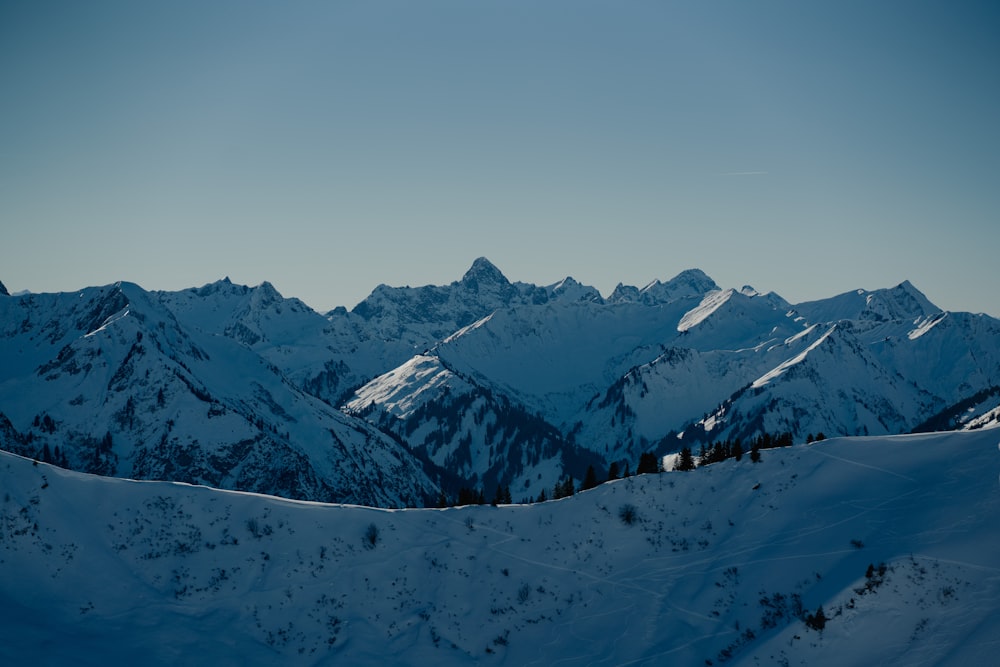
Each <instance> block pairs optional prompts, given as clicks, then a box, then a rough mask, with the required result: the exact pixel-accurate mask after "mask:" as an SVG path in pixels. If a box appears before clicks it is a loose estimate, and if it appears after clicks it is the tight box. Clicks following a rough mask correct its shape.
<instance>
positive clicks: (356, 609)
mask: <svg viewBox="0 0 1000 667" xmlns="http://www.w3.org/2000/svg"><path fill="white" fill-rule="evenodd" d="M995 433H996V431H992V432H990V431H977V432H972V433H951V434H934V435H926V436H906V437H893V438H859V439H835V440H827V441H825V442H823V443H816V444H813V445H810V446H805V445H798V446H794V447H790V448H785V449H777V450H768V451H766V452H764V453H763V460H762V462H761V463H759V464H753V463H751V462H749V461H748V460H747V459H746V458H744V460H743V461H740V462H737V461H734V460H730V461H727V462H724V463H721V464H716V465H713V466H709V467H707V468H702V469H699V470H696V471H694V472H692V473H664V474H659V475H655V474H654V475H641V476H638V477H633V478H629V479H625V480H618V481H615V482H612V483H608V484H604V485H601V486H599V487H597V488H596V489H594V490H592V491H588V492H585V493H578V494H577V495H575V496H574V497H572V498H567V499H564V500H561V501H556V502H547V503H541V504H535V505H531V506H520V507H517V506H501V507H498V508H491V507H488V506H487V507H466V508H452V509H446V510H405V511H385V510H373V509H368V508H362V507H351V506H340V505H324V504H319V503H304V502H291V501H287V500H281V499H276V498H269V497H266V496H260V495H250V494H241V493H231V492H222V491H218V490H214V489H209V488H205V487H194V486H187V485H181V484H169V483H157V482H131V481H124V480H115V479H108V478H100V477H92V476H87V475H81V474H78V473H72V472H69V471H65V470H61V469H58V468H54V467H50V466H47V465H45V464H38V465H36V464H33V463H32V462H31V461H30V460H26V459H22V458H19V457H16V456H13V455H9V454H0V486H2V487H3V489H4V495H3V497H2V498H0V599H2V600H3V601H4V604H3V605H0V624H2V627H4V628H5V639H4V642H2V643H0V659H2V660H3V661H4V662H5V664H23V663H26V662H38V661H41V662H43V663H48V664H59V663H69V662H72V663H73V664H79V665H99V664H108V663H109V662H110V663H116V664H127V663H135V662H139V661H141V662H142V663H143V664H149V665H167V664H170V665H174V664H190V665H210V664H213V665H215V664H237V663H239V664H248V665H258V664H259V665H265V664H275V663H281V664H289V665H298V664H303V665H305V664H309V665H313V664H323V663H337V664H339V663H344V664H352V665H384V664H439V665H466V664H520V665H548V664H559V663H563V664H649V665H652V664H663V662H664V661H665V660H666V661H669V662H670V663H672V664H685V665H695V664H708V662H712V663H713V664H734V665H755V664H788V665H810V666H813V667H816V666H818V667H825V666H827V665H830V666H833V665H836V666H838V667H840V666H843V665H848V666H851V665H859V666H860V665H870V664H880V665H886V666H897V665H898V666H901V667H902V666H906V667H912V666H914V665H918V666H922V665H928V666H929V665H938V664H970V665H972V664H990V663H991V662H992V659H993V657H994V655H995V642H996V637H997V636H1000V615H998V614H997V613H996V612H997V600H998V599H1000V565H998V563H997V560H996V557H995V556H996V554H997V553H1000V532H998V531H997V530H996V526H995V517H996V516H997V514H998V512H1000V494H998V493H997V470H998V463H1000V458H998V452H997V440H996V436H995ZM820 610H822V617H823V619H824V622H823V624H822V630H819V629H818V627H819V625H818V623H817V621H816V617H817V616H818V615H819V612H820ZM807 621H809V623H808V624H807ZM810 624H811V625H810ZM208 636H211V637H218V638H225V641H206V637H208Z"/></svg>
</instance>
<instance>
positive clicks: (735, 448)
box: [437, 431, 826, 507]
mask: <svg viewBox="0 0 1000 667" xmlns="http://www.w3.org/2000/svg"><path fill="white" fill-rule="evenodd" d="M824 439H826V436H825V435H823V433H819V434H817V435H815V436H814V435H813V434H811V433H810V434H809V436H808V437H807V438H806V442H807V443H812V442H819V441H820V440H824ZM793 442H794V441H793V438H792V434H791V433H790V432H787V431H786V432H782V433H778V434H770V433H763V434H761V435H758V436H757V437H755V438H754V439H753V440H751V441H750V446H749V450H747V449H744V446H743V444H742V443H741V441H740V440H739V438H737V439H735V440H721V441H717V442H713V443H711V444H709V445H704V444H703V445H701V447H700V448H699V450H698V454H697V456H695V454H694V452H693V451H692V450H691V448H690V447H684V448H682V449H681V451H680V452H678V456H677V461H676V462H675V464H674V467H673V470H677V471H690V470H694V469H695V468H701V467H704V466H707V465H711V464H713V463H721V462H722V461H726V460H728V459H736V460H737V461H741V460H743V457H744V455H746V454H747V451H749V458H750V460H751V461H752V462H754V463H759V462H760V461H761V455H760V452H761V451H762V450H765V449H774V448H776V447H790V446H791V445H792V444H793ZM660 472H665V470H664V468H663V464H662V459H661V457H658V456H657V455H656V454H653V453H652V452H643V453H642V454H640V456H639V462H638V465H637V466H636V468H635V474H636V475H646V474H652V473H660ZM631 476H632V473H631V472H629V464H628V462H625V469H624V473H623V472H622V468H621V465H620V464H619V462H618V461H612V463H611V465H610V466H609V467H608V473H607V476H606V477H605V478H604V479H599V478H598V475H597V471H596V470H595V469H594V466H593V465H590V466H588V467H587V472H586V474H585V475H584V478H583V481H582V482H581V483H580V486H579V487H577V486H576V483H575V481H574V480H573V478H572V477H571V476H569V475H567V476H566V477H565V478H563V479H560V480H559V481H557V482H556V484H555V486H553V487H552V488H551V489H544V488H543V489H542V490H541V491H540V492H539V493H538V495H537V496H535V497H529V498H524V499H522V500H521V501H520V503H521V504H529V503H544V502H546V501H547V500H558V499H560V498H567V497H569V496H572V495H574V494H575V493H576V492H577V491H586V490H588V489H593V488H595V487H597V486H600V485H601V484H603V483H604V482H610V481H612V480H615V479H619V478H621V477H631ZM486 498H487V496H486V493H485V492H484V491H483V489H481V488H480V489H473V488H467V487H462V488H460V489H459V491H458V495H457V496H456V497H455V498H454V500H452V499H451V498H449V497H448V496H447V494H445V492H444V491H442V492H441V495H440V496H439V497H438V502H437V506H438V507H453V506H462V505H485V504H487V501H486ZM492 498H493V499H492V501H491V502H490V504H491V505H509V504H511V503H512V502H513V499H512V497H511V491H510V486H509V485H503V484H499V485H497V488H496V490H495V492H494V494H493V496H492Z"/></svg>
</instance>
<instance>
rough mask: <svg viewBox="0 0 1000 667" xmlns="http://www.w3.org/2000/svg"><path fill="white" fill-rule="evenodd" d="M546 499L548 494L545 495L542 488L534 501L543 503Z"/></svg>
mask: <svg viewBox="0 0 1000 667" xmlns="http://www.w3.org/2000/svg"><path fill="white" fill-rule="evenodd" d="M547 500H548V496H546V495H545V489H542V490H541V491H540V492H539V494H538V500H536V501H535V502H539V503H544V502H545V501H547Z"/></svg>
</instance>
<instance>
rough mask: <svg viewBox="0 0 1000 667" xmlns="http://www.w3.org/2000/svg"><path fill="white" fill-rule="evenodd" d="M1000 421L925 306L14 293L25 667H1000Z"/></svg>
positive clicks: (391, 291) (3, 323)
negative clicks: (333, 304)
mask: <svg viewBox="0 0 1000 667" xmlns="http://www.w3.org/2000/svg"><path fill="white" fill-rule="evenodd" d="M997 427H1000V321H998V320H997V319H994V318H992V317H989V316H987V315H983V314H970V313H955V312H944V311H941V310H940V309H939V308H937V307H935V306H934V305H933V304H932V303H930V302H929V301H928V299H927V298H926V297H925V296H924V295H923V294H921V293H920V292H919V291H918V290H917V289H916V288H915V287H914V286H913V285H911V284H910V283H909V282H903V283H901V284H899V285H897V286H896V287H892V288H888V289H878V290H875V291H865V290H857V291H852V292H847V293H844V294H841V295H838V296H834V297H831V298H829V299H825V300H820V301H814V302H808V303H799V304H791V303H788V302H787V301H785V300H784V299H783V298H781V297H780V296H778V295H777V294H774V293H768V294H761V293H759V292H757V291H756V290H754V289H753V288H751V287H748V286H744V287H742V288H739V289H730V288H727V289H723V288H720V287H719V286H718V285H717V284H716V283H715V282H714V281H713V280H712V279H711V278H709V277H708V276H707V275H705V274H704V273H703V272H701V271H698V270H687V271H684V272H682V273H680V274H679V275H677V276H676V277H674V278H673V279H671V280H668V281H666V282H660V281H655V282H653V283H651V284H649V285H647V286H645V287H642V288H638V287H630V286H625V285H619V286H618V287H617V288H616V289H615V290H614V291H613V292H612V293H611V294H610V295H608V296H607V297H605V296H602V295H601V294H600V293H599V292H598V291H597V290H596V289H594V288H592V287H587V286H585V285H582V284H580V283H578V282H576V281H575V280H573V279H572V278H566V279H565V280H563V281H561V282H559V283H556V284H553V285H547V286H536V285H531V284H525V283H519V282H514V283H512V282H510V281H509V280H508V279H507V278H506V277H505V276H504V275H503V274H502V273H501V272H500V270H499V269H497V268H496V267H495V266H493V265H492V264H491V263H490V262H489V261H487V260H486V259H483V258H481V259H477V260H476V261H475V262H474V263H473V265H472V267H471V268H470V269H469V271H468V272H467V273H466V274H465V275H464V276H463V277H462V278H461V279H460V280H457V281H455V282H453V283H451V284H449V285H443V286H426V287H419V288H411V287H403V288H398V287H388V286H385V285H381V286H379V287H377V288H376V289H375V290H374V291H373V292H372V294H371V295H370V296H369V297H368V298H367V299H365V300H364V301H362V302H361V303H360V304H358V305H357V306H356V307H355V308H354V309H353V310H351V311H348V310H346V309H344V308H338V309H336V310H333V311H331V312H328V313H325V314H321V313H318V312H316V311H314V310H312V309H310V308H309V307H307V306H306V305H305V304H304V303H302V302H301V301H299V300H297V299H294V298H285V297H283V296H282V295H280V294H279V293H278V292H277V291H276V290H275V289H274V287H273V286H271V285H270V284H268V283H263V284H261V285H258V286H256V287H246V286H241V285H236V284H233V283H231V282H230V281H229V280H228V279H225V280H222V281H219V282H216V283H212V284H209V285H205V286H203V287H199V288H192V289H188V290H183V291H179V292H151V291H146V290H144V289H142V288H141V287H139V286H138V285H135V284H131V283H118V284H115V285H108V286H104V287H88V288H85V289H82V290H80V291H77V292H72V293H59V294H31V293H24V294H18V295H10V294H9V293H8V292H7V290H6V289H5V288H4V287H3V285H2V284H0V449H3V450H6V451H3V452H0V628H2V629H3V630H2V631H0V664H11V665H15V664H52V665H60V664H79V665H105V664H138V663H142V664H148V665H176V664H186V665H246V664H251V665H273V664H288V665H326V664H350V665H426V664H440V665H468V664H486V665H493V664H497V665H500V664H505V665H556V664H563V665H647V666H651V665H661V664H677V665H707V666H709V667H710V666H712V665H723V664H727V665H730V664H739V665H813V666H815V665H819V666H827V665H829V666H831V667H832V666H833V665H837V666H841V665H870V664H881V665H898V666H900V667H902V666H904V665H905V666H907V667H909V666H912V665H927V666H930V665H973V664H976V665H978V664H990V663H992V662H994V659H995V656H996V649H997V637H1000V614H998V613H997V612H998V611H1000V606H998V603H997V600H998V599H1000V529H998V527H997V523H996V520H995V518H996V516H997V514H998V512H1000V487H998V485H997V473H998V470H1000V466H998V465H997V464H998V462H1000V460H998V456H997V455H998V451H997V441H998V434H1000V430H997ZM762 450H765V451H762ZM682 471H683V472H682ZM631 472H635V473H642V474H630V473H631ZM647 472H648V473H650V474H645V473H647ZM491 496H492V497H493V498H494V503H493V505H495V506H490V505H487V504H486V502H484V501H485V500H489V498H490V497H491ZM456 504H458V505H463V506H459V507H453V506H452V505H456Z"/></svg>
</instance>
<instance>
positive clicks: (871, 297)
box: [861, 280, 941, 320]
mask: <svg viewBox="0 0 1000 667" xmlns="http://www.w3.org/2000/svg"><path fill="white" fill-rule="evenodd" d="M865 302H866V303H865V310H864V312H863V314H862V315H861V318H862V319H868V320H898V319H906V318H909V317H923V316H926V315H931V314H933V313H939V312H941V309H940V308H938V307H937V306H935V305H934V304H933V303H931V302H930V300H929V299H928V298H927V297H926V296H924V294H923V292H921V291H920V290H918V289H917V288H916V287H914V286H913V283H911V282H910V281H909V280H904V281H903V282H901V283H900V284H898V285H896V286H895V287H893V288H890V289H881V290H875V291H873V292H869V293H868V295H867V296H866V299H865Z"/></svg>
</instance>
